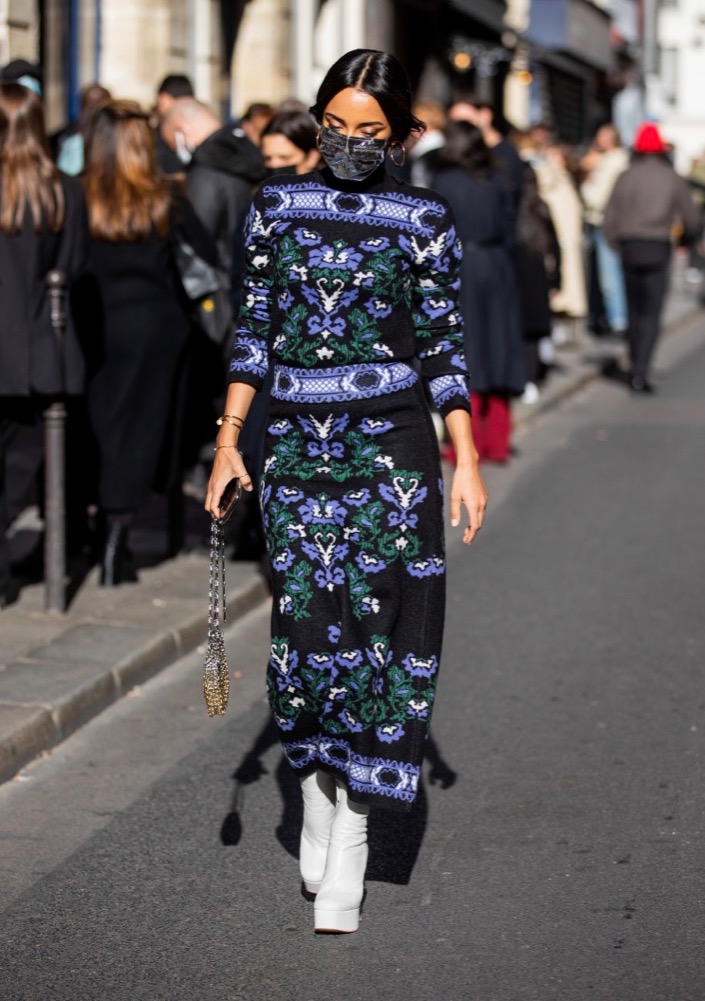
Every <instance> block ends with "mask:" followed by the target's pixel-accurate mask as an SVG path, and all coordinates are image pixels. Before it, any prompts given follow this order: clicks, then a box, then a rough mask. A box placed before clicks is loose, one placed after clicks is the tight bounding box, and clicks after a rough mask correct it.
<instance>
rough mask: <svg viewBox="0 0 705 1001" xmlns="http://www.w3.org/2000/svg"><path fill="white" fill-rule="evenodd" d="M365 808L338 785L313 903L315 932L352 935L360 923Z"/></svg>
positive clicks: (367, 809) (362, 893)
mask: <svg viewBox="0 0 705 1001" xmlns="http://www.w3.org/2000/svg"><path fill="white" fill-rule="evenodd" d="M369 812H370V808H369V806H362V805H361V804H360V803H353V802H352V801H351V800H350V799H348V794H347V790H346V788H345V786H344V785H342V783H338V804H337V806H336V809H335V817H334V818H333V825H332V827H331V833H330V845H329V846H328V860H327V862H326V872H325V875H324V877H323V882H322V883H321V888H320V890H319V891H318V894H317V896H316V902H315V904H314V914H315V929H316V931H317V932H354V931H357V929H358V927H359V924H360V905H361V904H362V898H363V895H364V892H365V869H366V867H367V817H368V814H369Z"/></svg>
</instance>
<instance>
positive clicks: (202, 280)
mask: <svg viewBox="0 0 705 1001" xmlns="http://www.w3.org/2000/svg"><path fill="white" fill-rule="evenodd" d="M172 249H173V255H174V262H175V264H176V270H177V271H178V272H179V277H180V279H181V285H182V286H183V290H184V292H185V293H186V296H187V297H188V299H189V300H190V302H191V306H192V316H193V319H194V321H195V322H196V324H197V325H198V326H199V327H200V328H201V330H203V332H204V333H205V334H206V336H207V337H209V338H210V340H212V341H213V342H214V343H215V344H218V345H222V344H223V343H224V341H225V338H226V337H227V335H228V331H229V329H230V324H231V322H232V318H233V315H232V313H233V311H232V307H231V305H230V297H229V294H228V285H229V283H228V278H227V275H226V273H225V272H224V271H223V270H222V269H221V268H218V267H216V266H215V265H213V264H210V262H209V261H206V260H205V259H204V258H203V257H201V256H200V254H198V253H197V251H196V250H195V249H194V247H193V246H192V245H191V244H190V243H189V241H188V240H187V239H186V237H185V235H184V233H183V232H182V231H181V230H180V229H179V227H176V228H175V230H174V232H173V234H172Z"/></svg>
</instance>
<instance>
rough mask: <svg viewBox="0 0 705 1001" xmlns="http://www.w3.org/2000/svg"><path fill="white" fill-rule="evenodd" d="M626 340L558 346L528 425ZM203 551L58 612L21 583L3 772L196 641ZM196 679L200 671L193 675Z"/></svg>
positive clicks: (1, 667) (234, 611)
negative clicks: (50, 612) (46, 610)
mask: <svg viewBox="0 0 705 1001" xmlns="http://www.w3.org/2000/svg"><path fill="white" fill-rule="evenodd" d="M699 309H700V307H699V306H698V305H697V290H696V291H694V290H693V289H692V287H691V288H688V287H686V285H685V282H684V280H683V277H682V266H677V267H676V268H675V269H674V280H673V287H672V290H671V293H670V295H669V299H668V302H667V306H666V314H665V318H664V332H665V334H666V335H667V333H668V330H669V329H671V330H673V329H675V328H676V327H678V326H680V325H681V324H682V323H683V322H685V320H686V319H687V318H688V317H689V316H691V315H692V314H693V313H694V312H697V311H699ZM623 350H624V349H623V346H622V345H620V344H617V343H615V342H606V341H605V342H603V341H601V340H597V339H594V338H591V337H590V336H589V335H587V334H580V336H579V337H578V338H577V339H576V342H575V344H572V345H567V346H564V347H563V348H561V349H560V350H559V351H558V359H557V360H558V363H559V365H560V371H558V372H556V373H554V374H552V375H551V376H550V378H549V381H548V384H547V386H546V388H545V389H544V390H543V391H542V392H541V395H540V397H539V399H538V401H537V402H536V403H534V404H531V405H527V404H522V403H519V404H517V405H516V407H515V410H514V417H515V425H516V427H517V428H524V427H526V426H527V424H529V423H530V422H531V421H532V420H534V419H535V418H536V416H537V415H539V414H541V413H543V412H545V411H547V410H550V409H552V408H554V407H556V406H557V405H558V404H559V403H560V402H561V401H562V400H564V399H565V398H566V397H568V396H569V395H570V394H572V393H575V392H576V391H578V390H579V389H581V388H582V387H583V386H585V385H587V384H588V383H589V382H591V381H592V380H594V379H596V378H598V377H599V375H600V372H601V370H602V366H603V365H604V363H605V361H607V360H609V359H613V360H615V359H618V358H619V357H620V356H621V355H622V354H623ZM227 573H228V621H229V622H230V623H233V622H235V621H236V619H237V618H238V617H240V616H242V615H244V614H245V613H246V612H247V611H249V610H250V609H252V608H253V607H255V606H256V605H258V604H259V603H260V602H262V601H264V600H265V599H266V597H267V595H268V591H267V586H266V583H265V581H264V579H263V578H262V577H261V576H260V574H259V573H258V572H257V568H256V566H255V565H254V564H250V563H229V564H228V568H227ZM207 600H208V559H207V556H206V555H205V554H200V553H199V554H197V553H188V554H185V555H181V556H179V557H177V558H176V559H172V560H169V561H167V562H164V563H161V564H160V565H158V566H155V567H150V568H147V569H143V570H141V571H140V580H139V583H138V584H130V585H124V586H122V587H118V588H111V589H105V588H101V587H100V586H99V584H98V570H97V568H95V567H94V568H93V570H92V571H91V573H90V574H89V576H88V577H87V578H86V580H85V581H84V583H83V584H82V586H81V588H80V590H79V592H78V594H77V596H76V597H75V599H74V600H73V602H72V603H71V605H70V608H69V610H68V612H67V613H66V614H65V615H64V616H49V615H47V614H45V613H44V611H43V602H44V589H43V586H42V585H41V584H35V585H31V586H28V587H26V588H25V589H24V590H23V591H22V595H21V597H20V600H19V601H18V602H17V604H15V605H13V606H11V607H10V608H7V609H5V610H4V611H2V612H0V782H1V781H5V780H7V779H9V778H11V777H12V776H13V775H15V774H16V773H17V772H18V770H19V769H20V768H22V766H23V765H25V764H26V763H27V762H29V761H31V760H32V759H33V758H35V757H36V756H37V755H39V754H41V753H42V752H43V751H47V750H49V749H50V748H52V747H53V746H55V745H56V744H58V743H59V742H60V741H61V740H63V739H64V738H65V737H67V736H68V735H69V734H71V733H72V732H73V731H74V730H76V729H78V727H80V726H81V725H83V724H84V723H86V722H87V721H88V720H89V719H91V718H92V717H93V716H95V715H97V714H98V713H99V712H101V710H102V709H104V708H105V707H106V706H107V705H109V704H110V703H111V702H113V701H115V700H116V699H118V698H120V697H121V696H122V695H124V694H126V693H127V692H129V690H130V689H131V688H133V687H134V686H135V685H138V684H140V683H142V682H144V681H146V680H147V679H148V678H150V677H151V676H152V675H154V674H156V673H157V672H158V671H160V670H162V668H164V667H166V666H167V665H169V664H170V663H173V661H175V660H176V659H178V658H179V657H181V656H183V655H184V654H185V653H188V652H189V651H190V650H193V649H195V648H196V647H197V646H199V645H200V644H202V643H203V642H204V640H205V636H206V628H207ZM194 686H196V687H198V686H200V677H197V676H194Z"/></svg>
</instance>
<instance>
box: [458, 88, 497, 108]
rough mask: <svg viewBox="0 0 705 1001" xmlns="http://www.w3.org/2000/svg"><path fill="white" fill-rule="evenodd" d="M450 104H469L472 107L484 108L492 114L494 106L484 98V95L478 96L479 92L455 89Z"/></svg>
mask: <svg viewBox="0 0 705 1001" xmlns="http://www.w3.org/2000/svg"><path fill="white" fill-rule="evenodd" d="M451 103H452V104H469V105H471V107H473V108H480V109H482V108H486V109H487V110H488V111H491V112H492V113H493V114H494V106H493V104H492V102H491V101H488V100H486V99H485V98H484V97H480V95H479V94H475V93H473V92H472V91H471V90H458V91H456V93H455V95H454V97H453V101H452V102H451Z"/></svg>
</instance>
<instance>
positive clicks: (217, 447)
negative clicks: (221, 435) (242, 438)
mask: <svg viewBox="0 0 705 1001" xmlns="http://www.w3.org/2000/svg"><path fill="white" fill-rule="evenodd" d="M219 448H237V445H214V446H213V451H214V452H217V451H218V449H219ZM237 450H238V452H240V449H239V448H238V449H237ZM240 455H242V452H240Z"/></svg>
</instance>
